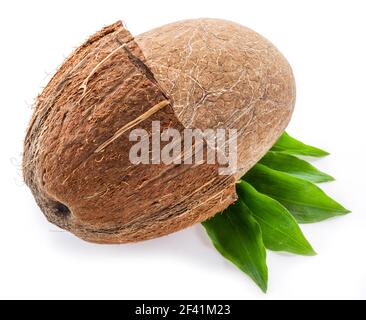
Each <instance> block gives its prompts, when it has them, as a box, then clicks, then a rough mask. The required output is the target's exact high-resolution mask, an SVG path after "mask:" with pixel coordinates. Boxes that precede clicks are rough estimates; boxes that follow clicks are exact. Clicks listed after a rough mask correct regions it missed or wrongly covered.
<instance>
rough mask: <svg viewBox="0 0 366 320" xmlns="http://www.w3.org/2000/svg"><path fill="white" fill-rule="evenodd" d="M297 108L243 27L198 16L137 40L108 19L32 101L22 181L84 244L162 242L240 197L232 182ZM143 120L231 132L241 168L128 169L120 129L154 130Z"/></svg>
mask: <svg viewBox="0 0 366 320" xmlns="http://www.w3.org/2000/svg"><path fill="white" fill-rule="evenodd" d="M294 103H295V84H294V79H293V75H292V71H291V68H290V66H289V64H288V63H287V61H286V59H285V58H284V57H283V56H282V55H281V53H279V51H278V50H277V49H276V48H275V47H274V46H273V45H272V44H271V43H269V42H268V41H267V40H265V39H264V38H263V37H261V36H260V35H258V34H257V33H255V32H253V31H251V30H250V29H247V28H245V27H242V26H240V25H238V24H235V23H232V22H227V21H222V20H213V19H199V20H188V21H182V22H178V23H173V24H170V25H166V26H163V27H161V28H157V29H154V30H152V31H149V32H147V33H144V34H142V35H139V36H137V37H136V38H134V37H132V35H131V34H130V33H129V32H128V31H127V30H126V28H125V27H124V26H123V24H122V23H121V22H117V23H116V24H113V25H111V26H108V27H106V28H104V29H103V30H101V31H100V32H98V33H97V34H95V35H93V36H92V37H91V38H90V39H88V40H87V41H86V42H85V43H84V44H83V45H82V46H81V47H80V48H78V49H77V50H76V51H75V52H74V53H73V54H72V55H71V56H70V57H69V58H68V59H67V60H66V61H65V62H64V64H63V65H62V66H61V67H60V69H59V70H58V71H57V73H56V75H55V76H54V77H53V78H52V80H51V81H50V82H49V84H48V85H47V86H46V88H45V89H44V91H43V92H42V94H41V95H40V96H39V97H38V99H37V102H36V107H35V111H34V114H33V116H32V119H31V123H30V126H29V128H28V132H27V135H26V139H25V146H24V161H23V171H24V178H25V182H26V184H27V185H28V186H29V187H30V189H31V191H32V193H33V195H34V197H35V199H36V201H37V203H38V205H39V206H40V208H41V210H42V211H43V213H44V214H45V216H46V217H47V219H48V220H49V221H50V222H51V223H54V224H56V225H57V226H59V227H61V228H63V229H65V230H68V231H70V232H72V233H74V234H75V235H76V236H78V237H80V238H82V239H84V240H86V241H91V242H96V243H127V242H136V241H141V240H147V239H152V238H155V237H159V236H163V235H167V234H169V233H172V232H175V231H178V230H181V229H183V228H186V227H189V226H191V225H193V224H195V223H199V222H202V221H204V220H206V219H208V218H209V217H211V216H213V215H215V214H216V213H217V212H220V211H222V210H224V209H225V208H227V207H228V206H229V205H230V204H231V203H233V202H234V201H235V200H236V199H237V196H236V192H235V184H236V181H237V180H238V179H239V178H240V177H241V176H242V175H243V174H244V173H245V172H247V171H248V170H249V169H250V168H251V167H252V166H253V165H254V164H255V163H256V162H257V161H258V160H259V159H260V158H261V157H262V156H263V155H264V154H265V153H266V152H267V151H268V150H269V149H270V148H271V146H272V145H273V144H274V142H275V141H276V140H277V139H278V137H279V136H280V134H281V133H282V132H283V131H284V129H285V128H286V126H287V124H288V122H289V120H290V117H291V114H292V111H293V107H294ZM152 121H160V124H161V130H164V129H166V128H175V129H177V130H178V131H180V132H183V130H184V129H185V128H198V129H202V130H203V129H207V128H211V129H215V128H225V129H230V128H232V129H237V130H238V169H237V170H236V171H235V172H233V173H232V174H230V175H220V174H219V173H218V172H219V171H218V167H219V165H218V164H207V163H205V162H204V163H202V164H171V165H165V164H163V163H162V164H154V165H147V164H145V165H143V164H139V165H133V164H131V162H130V161H129V150H130V148H131V147H132V146H133V144H135V142H130V141H129V134H130V132H131V130H133V129H135V128H137V127H138V128H141V129H145V130H146V131H147V132H149V134H150V135H151V134H152V132H151V131H152V129H151V124H152ZM202 148H203V149H204V151H207V148H209V146H207V144H204V145H203V146H202ZM204 154H206V152H204Z"/></svg>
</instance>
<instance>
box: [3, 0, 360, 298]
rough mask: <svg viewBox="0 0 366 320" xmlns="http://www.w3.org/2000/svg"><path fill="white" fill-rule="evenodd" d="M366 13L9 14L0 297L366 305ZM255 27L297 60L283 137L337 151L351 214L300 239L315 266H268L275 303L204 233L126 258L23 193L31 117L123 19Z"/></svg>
mask: <svg viewBox="0 0 366 320" xmlns="http://www.w3.org/2000/svg"><path fill="white" fill-rule="evenodd" d="M365 16H366V2H365V1H350V0H347V1H335V0H332V1H309V0H306V1H293V0H289V1H280V0H276V1H271V0H269V1H259V0H255V1H254V0H253V1H238V0H233V1H230V0H224V1H213V0H210V1H197V0H193V1H191V0H185V1H159V0H154V1H142V0H140V1H123V0H119V1H106V0H104V1H99V2H98V1H66V0H64V1H1V2H0V32H1V39H0V41H1V47H0V48H1V49H0V72H1V74H0V81H1V83H0V88H1V113H2V116H1V118H0V121H1V126H0V130H1V132H0V133H1V134H0V139H1V149H0V150H1V151H0V152H1V159H0V161H1V163H0V178H1V179H0V191H1V195H2V196H1V207H0V208H1V212H0V226H1V228H0V249H1V250H0V298H71V299H72V298H101V299H105V298H112V299H114V298H120V299H138V298H141V299H142V298H145V299H166V298H172V299H175V298H187V299H195V298H200V299H299V298H304V299H340V298H346V299H360V298H363V299H364V298H366V210H365V209H366V205H365V202H366V199H365V192H366V186H365V184H366V182H365V181H366V174H365V167H366V160H365V155H366V151H365V147H366V144H365V141H364V138H365V129H366V124H365V115H366V113H365V108H366V105H365V92H366V79H365V74H366V19H365ZM198 17H214V18H223V19H228V20H233V21H236V22H238V23H241V24H243V25H246V26H248V27H250V28H252V29H254V30H256V31H257V32H259V33H261V34H262V35H264V36H265V37H267V38H268V39H270V40H271V41H272V42H273V43H274V44H275V45H276V46H277V47H278V48H279V49H280V50H281V51H282V52H283V53H284V54H285V56H286V57H287V58H288V60H289V62H290V63H291V65H292V66H293V69H294V73H295V76H296V80H297V88H298V100H297V106H296V111H295V114H294V117H293V120H292V122H291V124H290V127H289V129H288V132H289V133H290V134H292V135H293V136H295V137H297V138H299V139H301V140H304V141H305V142H308V143H310V144H314V145H316V146H319V147H322V148H324V149H326V150H328V151H330V152H331V154H332V155H331V156H330V157H328V158H326V159H322V160H320V161H316V164H317V165H318V166H319V167H320V168H321V169H323V170H325V171H326V172H328V173H330V174H331V175H333V176H335V177H336V178H337V181H336V182H334V183H331V184H327V185H324V188H325V190H326V191H327V192H328V193H329V194H330V195H331V196H333V197H334V198H335V199H337V200H338V201H340V202H341V203H342V204H344V206H345V207H347V208H349V209H351V210H352V211H353V213H352V214H350V215H348V216H345V217H342V218H338V219H334V220H331V221H326V222H323V223H319V224H314V225H306V226H303V231H304V233H305V234H306V236H307V237H308V239H309V240H310V242H311V243H312V244H313V246H314V248H315V250H316V251H317V252H318V256H316V257H310V258H305V257H299V256H292V255H286V254H275V253H271V252H270V253H269V254H268V266H269V291H268V294H267V295H264V294H262V293H261V292H260V290H259V289H257V287H256V286H255V285H254V284H253V283H252V281H251V280H248V278H247V277H246V276H245V275H244V274H242V273H241V272H240V271H238V270H237V269H236V268H235V267H233V266H232V265H231V264H230V263H228V262H226V261H225V260H224V259H223V258H221V256H220V255H219V254H218V253H217V252H216V251H215V250H214V249H213V247H212V245H211V244H210V242H209V241H208V240H207V237H206V235H205V234H204V232H203V229H202V227H201V226H199V225H197V226H195V227H193V228H190V229H188V230H185V231H182V232H179V233H176V234H173V235H170V236H168V237H164V238H161V239H157V240H153V241H149V242H145V243H140V244H135V245H121V246H100V245H92V244H88V243H85V242H82V241H81V240H79V239H77V238H75V237H74V236H73V235H71V234H68V233H66V232H62V231H60V230H58V229H57V228H56V227H54V226H52V225H50V224H49V223H48V222H46V220H45V219H44V217H43V215H42V214H41V212H40V210H39V209H38V208H37V206H36V204H35V202H34V201H33V198H32V196H31V194H30V191H29V190H28V189H27V187H25V186H24V184H23V183H22V178H21V171H20V163H21V152H22V143H23V138H24V134H25V130H26V127H27V124H28V121H29V118H30V116H31V112H32V110H31V105H32V103H33V101H34V98H35V97H36V95H37V94H38V93H39V92H40V91H41V88H42V86H43V85H45V84H46V83H47V80H48V79H49V77H50V75H51V74H52V73H53V72H54V71H55V69H56V67H57V66H58V65H59V64H60V63H62V61H63V60H64V58H65V57H66V56H67V55H68V54H69V53H70V52H71V51H72V50H73V48H75V47H77V46H78V45H79V44H81V42H82V41H83V40H84V39H85V38H87V37H88V36H89V35H90V34H92V33H94V32H95V31H97V30H99V29H100V28H101V27H103V26H104V25H107V24H110V23H113V22H115V21H117V20H119V19H123V20H124V21H125V22H126V24H127V26H128V27H129V29H130V31H131V32H132V33H133V34H139V33H141V32H144V31H146V30H149V29H151V28H153V27H157V26H160V25H162V24H165V23H168V22H173V21H176V20H180V19H186V18H198Z"/></svg>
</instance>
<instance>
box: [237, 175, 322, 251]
mask: <svg viewBox="0 0 366 320" xmlns="http://www.w3.org/2000/svg"><path fill="white" fill-rule="evenodd" d="M237 191H238V195H239V197H240V199H241V200H242V201H243V202H244V203H245V204H246V205H247V206H248V208H249V209H250V211H251V212H252V214H253V216H254V218H255V219H256V220H257V222H258V223H259V225H260V227H261V230H262V234H263V242H264V245H265V247H266V248H267V249H270V250H273V251H287V252H291V253H295V254H301V255H305V256H313V255H315V254H316V253H315V252H314V250H313V248H312V247H311V245H310V244H309V242H308V241H307V240H306V238H305V236H304V235H303V233H302V232H301V229H300V227H299V225H298V224H297V222H296V220H295V219H294V217H293V216H292V215H291V214H290V212H288V211H287V209H286V208H285V207H284V206H282V205H281V204H280V203H279V202H278V201H276V200H274V199H272V198H270V197H268V196H266V195H264V194H261V193H259V192H258V191H256V190H255V189H254V188H253V187H252V186H251V185H250V184H248V183H247V182H245V181H241V182H240V183H238V184H237Z"/></svg>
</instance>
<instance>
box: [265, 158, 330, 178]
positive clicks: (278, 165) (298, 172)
mask: <svg viewBox="0 0 366 320" xmlns="http://www.w3.org/2000/svg"><path fill="white" fill-rule="evenodd" d="M260 163H261V164H264V165H265V166H267V167H269V168H271V169H274V170H277V171H282V172H286V173H288V174H290V175H292V176H294V177H298V178H302V179H305V180H308V181H310V182H314V183H320V182H327V181H334V178H333V177H331V176H330V175H328V174H326V173H324V172H321V171H319V170H318V169H317V168H315V167H314V166H312V165H311V164H310V163H308V162H306V161H304V160H301V159H299V158H297V157H295V156H292V155H290V154H286V153H280V152H274V151H268V152H267V154H266V155H265V156H264V157H263V158H262V159H261V160H260Z"/></svg>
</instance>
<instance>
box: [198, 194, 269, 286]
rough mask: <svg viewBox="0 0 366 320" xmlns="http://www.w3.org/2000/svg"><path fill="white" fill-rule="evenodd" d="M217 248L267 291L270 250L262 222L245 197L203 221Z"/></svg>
mask: <svg viewBox="0 0 366 320" xmlns="http://www.w3.org/2000/svg"><path fill="white" fill-rule="evenodd" d="M203 226H204V227H205V229H206V231H207V234H208V235H209V237H210V238H211V240H212V242H213V244H214V246H215V248H216V249H217V250H218V251H219V252H220V253H221V255H223V256H224V257H225V258H226V259H228V260H229V261H231V262H232V263H234V264H235V265H236V266H237V267H238V268H239V269H240V270H242V271H243V272H245V273H246V274H247V275H248V276H249V277H251V278H252V279H253V280H254V282H255V283H256V284H257V285H258V286H259V287H260V288H261V289H262V290H263V292H266V291H267V282H268V269H267V264H266V250H265V247H264V244H263V240H262V232H261V229H260V226H259V224H258V223H257V222H256V221H255V219H254V218H253V216H252V214H251V212H250V210H249V209H248V208H247V206H246V205H245V204H244V203H243V202H242V201H241V200H238V201H237V202H236V203H234V204H233V205H231V206H230V207H229V208H227V209H226V210H225V211H223V212H222V213H219V214H217V215H216V216H215V217H213V218H211V219H209V220H207V221H205V222H204V223H203Z"/></svg>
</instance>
